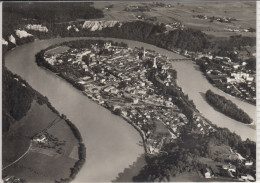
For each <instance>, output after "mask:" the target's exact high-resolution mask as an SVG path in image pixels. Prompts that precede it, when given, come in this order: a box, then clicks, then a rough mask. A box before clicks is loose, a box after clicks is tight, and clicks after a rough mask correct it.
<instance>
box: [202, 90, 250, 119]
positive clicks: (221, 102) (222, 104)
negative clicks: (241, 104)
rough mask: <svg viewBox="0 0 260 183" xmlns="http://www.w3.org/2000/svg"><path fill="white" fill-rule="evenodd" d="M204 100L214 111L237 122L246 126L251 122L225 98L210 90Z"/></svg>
mask: <svg viewBox="0 0 260 183" xmlns="http://www.w3.org/2000/svg"><path fill="white" fill-rule="evenodd" d="M206 99H207V102H208V103H209V104H210V105H211V106H213V107H214V108H215V109H217V110H218V111H220V112H222V113H223V114H225V115H227V116H229V117H231V118H233V119H235V120H237V121H240V122H242V123H246V124H250V123H252V121H253V120H252V119H251V118H250V117H249V116H248V114H247V113H245V112H244V111H243V110H242V109H240V108H238V107H237V105H236V104H234V103H233V102H232V101H231V100H227V99H226V98H225V97H223V96H220V95H217V94H215V93H214V92H212V91H211V90H208V91H207V92H206Z"/></svg>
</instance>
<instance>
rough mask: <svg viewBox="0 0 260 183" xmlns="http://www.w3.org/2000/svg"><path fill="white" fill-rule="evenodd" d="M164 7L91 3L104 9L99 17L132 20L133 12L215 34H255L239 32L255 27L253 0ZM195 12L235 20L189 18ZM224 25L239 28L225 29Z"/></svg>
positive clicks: (170, 3)
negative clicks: (219, 20)
mask: <svg viewBox="0 0 260 183" xmlns="http://www.w3.org/2000/svg"><path fill="white" fill-rule="evenodd" d="M164 4H165V7H159V6H155V5H154V3H144V2H142V3H139V2H127V3H125V2H116V3H115V2H99V3H95V4H94V6H95V7H96V8H98V9H101V10H104V15H105V17H104V18H102V19H103V20H118V21H122V22H124V21H133V20H137V19H138V18H137V16H142V17H143V18H146V19H149V18H155V20H153V22H154V23H165V24H171V23H175V22H181V23H182V24H184V26H185V27H190V28H195V29H199V30H201V31H204V32H205V33H206V34H209V35H215V34H216V36H217V37H228V36H230V35H238V34H242V35H244V36H255V33H250V32H243V30H244V29H248V28H254V29H255V28H256V17H255V13H256V3H255V2H237V3H232V2H196V6H194V3H193V2H165V3H164ZM137 6H139V7H148V8H149V11H141V10H136V11H125V9H126V8H127V7H128V8H129V7H137ZM196 15H203V16H204V15H205V16H207V17H222V18H223V17H227V18H228V17H231V18H234V19H236V20H234V21H231V23H221V22H218V21H216V20H214V21H213V22H211V21H210V20H209V18H207V19H199V18H193V16H196ZM226 29H232V30H234V29H237V30H239V31H237V32H236V31H234V32H229V31H228V30H226Z"/></svg>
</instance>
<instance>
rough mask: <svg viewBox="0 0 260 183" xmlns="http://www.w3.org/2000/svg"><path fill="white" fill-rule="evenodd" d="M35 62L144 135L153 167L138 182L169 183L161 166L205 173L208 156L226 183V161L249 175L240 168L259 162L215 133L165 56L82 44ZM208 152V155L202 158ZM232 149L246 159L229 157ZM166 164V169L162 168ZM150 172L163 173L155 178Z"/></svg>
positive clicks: (230, 137) (55, 49)
mask: <svg viewBox="0 0 260 183" xmlns="http://www.w3.org/2000/svg"><path fill="white" fill-rule="evenodd" d="M36 62H37V64H38V65H40V66H44V67H46V68H48V69H50V70H52V71H53V72H55V73H57V74H58V75H60V76H61V77H63V78H64V79H65V80H67V81H69V82H70V83H71V84H72V85H73V86H75V87H76V88H78V89H80V90H82V91H83V93H84V94H85V95H87V96H88V97H89V98H91V99H92V100H94V101H96V102H97V103H99V104H100V105H102V106H104V107H106V108H108V109H109V110H110V111H111V112H113V113H114V114H116V115H120V116H121V117H123V118H124V119H125V120H126V121H128V122H129V123H130V124H132V125H133V126H134V127H135V128H136V129H137V130H138V131H139V132H140V134H141V136H142V138H143V142H144V147H145V151H146V152H147V156H146V160H147V162H148V164H147V165H146V166H145V167H144V169H143V170H142V171H141V172H140V174H138V175H137V176H135V177H134V179H133V180H134V181H147V180H148V181H151V180H155V181H156V180H170V175H172V174H162V172H161V170H160V169H161V168H162V167H161V166H163V167H164V166H169V169H172V168H174V169H175V171H176V173H180V172H181V171H183V170H186V171H200V170H202V169H203V167H204V165H205V164H204V163H203V162H204V161H205V159H203V158H204V157H205V155H206V156H207V158H206V159H207V161H212V163H213V165H212V166H210V169H212V170H214V172H215V174H216V175H217V176H219V177H220V178H223V177H222V176H223V174H222V173H221V169H220V168H217V167H219V166H225V163H224V161H227V160H228V161H230V162H232V163H233V164H235V165H236V167H237V169H244V168H243V166H244V164H243V163H239V164H237V163H235V162H236V161H237V160H238V159H240V160H243V161H242V162H246V161H249V160H250V161H252V160H253V159H254V158H253V157H254V156H255V155H254V145H253V144H254V143H253V142H250V141H246V142H243V141H241V139H240V137H239V136H237V135H235V134H234V133H230V132H229V131H228V130H227V129H221V128H218V127H216V126H215V125H213V124H212V123H211V122H210V121H208V120H207V119H205V118H204V117H203V116H201V114H200V113H199V112H198V110H197V109H196V107H195V105H194V104H193V102H192V101H190V100H189V99H188V97H187V96H185V95H184V94H183V92H182V89H181V88H180V87H178V85H177V84H176V76H177V75H176V71H175V70H173V69H172V67H171V63H170V60H168V58H167V57H166V56H162V55H160V54H158V53H156V52H154V51H152V50H145V48H134V49H132V48H128V47H127V46H126V45H125V44H118V43H115V42H113V41H101V40H77V41H71V42H65V43H62V44H59V45H54V46H51V47H50V48H47V49H45V50H42V51H41V52H40V53H38V54H37V55H36ZM162 111H164V112H162ZM202 137H203V138H202ZM195 139H196V140H195ZM213 139H214V140H213ZM224 139H225V140H224ZM223 140H224V141H223ZM234 142H236V143H234ZM191 144H192V145H191ZM249 144H250V145H249ZM251 145H252V146H251ZM173 147H174V148H173ZM213 147H214V148H213ZM216 147H217V149H218V148H220V149H222V151H220V153H219V154H218V155H216V154H215V153H214V152H215V151H219V150H217V149H216ZM241 147H242V148H241ZM176 148H177V149H181V150H180V151H179V150H177V149H176ZM205 148H207V149H208V151H207V152H202V151H201V149H205ZM231 148H232V149H236V151H237V152H239V153H241V154H242V156H241V155H240V154H238V153H234V152H233V151H232V150H231V151H230V150H229V149H231ZM247 148H250V149H252V153H253V154H251V155H250V154H249V156H248V155H246V158H244V157H243V156H245V154H244V153H245V150H246V149H247ZM173 149H175V150H173ZM191 149H192V150H191ZM194 149H196V150H195V151H194ZM164 152H165V153H167V155H165V154H164ZM169 154H170V155H169ZM241 157H242V159H241ZM169 158H170V159H169ZM166 159H168V160H167V163H166V165H163V164H161V163H162V162H165V161H166ZM173 159H174V162H173ZM191 159H193V160H192V161H191ZM246 159H247V160H246ZM153 161H159V162H160V163H159V164H158V163H154V162H153ZM161 161H162V162H161ZM170 162H171V164H179V163H180V162H182V163H183V162H184V163H183V164H182V165H180V166H178V168H177V169H176V166H173V165H171V166H170V164H168V163H170ZM191 164H192V166H191ZM188 165H189V168H188V169H187V166H188ZM160 167H161V168H160ZM151 169H153V171H154V170H158V172H157V173H156V174H154V172H153V175H152V176H150V175H151ZM162 169H165V168H162ZM251 171H254V170H253V169H250V173H252V172H251ZM173 175H174V174H173ZM239 176H240V175H238V176H236V178H239Z"/></svg>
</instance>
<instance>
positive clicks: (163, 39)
mask: <svg viewBox="0 0 260 183" xmlns="http://www.w3.org/2000/svg"><path fill="white" fill-rule="evenodd" d="M75 34H80V35H85V36H86V35H88V36H104V37H115V38H122V39H130V40H136V41H142V42H145V43H149V44H153V45H155V46H158V47H162V48H166V49H169V50H170V49H173V48H180V49H183V50H188V51H202V50H203V49H205V48H208V47H209V45H210V42H209V38H208V36H207V35H206V34H204V33H202V32H201V31H199V30H194V29H183V30H181V29H176V30H173V31H169V32H167V31H166V28H165V25H164V24H153V23H148V22H144V21H134V22H125V23H123V24H122V25H121V26H119V24H118V25H116V26H114V27H110V28H105V29H102V30H101V31H95V32H91V31H88V30H82V31H80V33H75Z"/></svg>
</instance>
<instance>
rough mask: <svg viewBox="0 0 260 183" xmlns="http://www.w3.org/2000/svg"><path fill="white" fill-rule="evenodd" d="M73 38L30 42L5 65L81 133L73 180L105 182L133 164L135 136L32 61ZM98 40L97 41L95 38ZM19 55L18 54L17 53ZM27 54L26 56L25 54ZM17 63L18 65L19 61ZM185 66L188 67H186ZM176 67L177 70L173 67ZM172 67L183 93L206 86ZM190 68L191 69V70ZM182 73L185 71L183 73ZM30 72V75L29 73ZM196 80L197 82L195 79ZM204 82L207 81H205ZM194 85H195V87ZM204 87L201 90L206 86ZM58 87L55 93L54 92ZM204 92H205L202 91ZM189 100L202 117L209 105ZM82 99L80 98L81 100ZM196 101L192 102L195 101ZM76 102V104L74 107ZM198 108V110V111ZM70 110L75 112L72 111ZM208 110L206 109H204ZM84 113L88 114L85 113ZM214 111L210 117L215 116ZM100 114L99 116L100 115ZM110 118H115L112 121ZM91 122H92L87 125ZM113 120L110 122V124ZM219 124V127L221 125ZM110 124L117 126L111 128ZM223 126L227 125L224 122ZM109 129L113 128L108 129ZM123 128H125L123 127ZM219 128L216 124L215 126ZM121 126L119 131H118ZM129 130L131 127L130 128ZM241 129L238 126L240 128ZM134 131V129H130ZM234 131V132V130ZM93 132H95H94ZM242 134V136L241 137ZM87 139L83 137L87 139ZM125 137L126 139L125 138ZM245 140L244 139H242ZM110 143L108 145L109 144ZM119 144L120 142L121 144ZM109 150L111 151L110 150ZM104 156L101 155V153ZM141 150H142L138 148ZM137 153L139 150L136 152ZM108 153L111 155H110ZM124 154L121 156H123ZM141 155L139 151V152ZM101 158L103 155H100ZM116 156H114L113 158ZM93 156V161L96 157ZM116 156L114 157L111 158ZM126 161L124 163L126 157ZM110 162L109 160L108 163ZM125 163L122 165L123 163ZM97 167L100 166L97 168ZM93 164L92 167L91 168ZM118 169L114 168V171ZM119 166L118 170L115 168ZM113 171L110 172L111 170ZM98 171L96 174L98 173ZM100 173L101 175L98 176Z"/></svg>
mask: <svg viewBox="0 0 260 183" xmlns="http://www.w3.org/2000/svg"><path fill="white" fill-rule="evenodd" d="M74 39H81V38H67V39H62V38H61V39H55V40H45V41H39V42H35V43H31V44H28V45H24V46H21V47H19V48H16V49H15V50H13V51H11V53H12V52H14V53H15V54H11V55H10V53H9V55H8V62H6V63H7V65H8V67H10V68H11V69H12V70H13V71H15V72H16V73H20V75H22V76H23V78H25V79H26V80H27V81H28V82H29V83H30V84H31V85H32V86H35V87H34V88H36V89H37V90H38V91H40V92H41V93H43V94H44V95H46V96H47V97H48V98H49V99H50V101H51V102H52V104H53V105H55V108H57V109H59V111H61V112H62V113H64V114H66V115H67V116H68V117H69V118H70V119H72V120H73V121H75V122H76V125H77V127H78V128H79V130H80V131H81V132H83V133H81V134H82V135H83V139H86V140H84V142H85V143H86V144H87V147H88V150H87V151H88V152H87V153H88V158H87V160H86V163H85V166H83V168H82V171H81V172H79V175H78V176H77V177H76V179H75V180H76V181H86V180H87V181H96V180H99V181H107V180H112V179H114V178H115V177H116V176H117V174H116V173H115V172H117V173H118V172H121V171H122V169H124V168H125V167H127V166H128V165H130V164H132V163H131V161H132V162H134V160H135V157H133V153H134V154H135V155H136V153H135V152H136V151H135V148H136V146H133V144H136V143H137V142H139V140H137V141H134V142H133V141H129V138H132V135H133V136H135V137H137V136H139V135H137V134H136V133H134V134H132V135H131V134H129V133H128V130H131V129H130V128H129V126H128V124H127V125H126V126H127V129H128V130H126V131H124V130H125V128H124V127H122V126H120V125H123V124H126V123H125V121H124V120H122V121H120V122H119V117H117V116H115V115H111V112H110V111H108V110H104V109H101V108H100V107H99V106H98V105H97V104H96V103H93V102H89V101H88V100H86V97H85V96H83V95H82V92H80V91H78V90H76V89H74V88H72V87H71V85H70V84H68V83H66V82H61V81H62V80H61V79H60V78H59V77H55V78H54V77H53V76H55V74H54V73H50V72H48V71H46V70H43V69H42V68H38V67H37V65H36V64H35V60H34V58H35V57H34V55H35V54H36V53H37V52H39V51H40V50H42V49H44V48H47V47H48V46H50V45H53V44H57V43H61V42H64V41H65V40H66V41H69V40H74ZM83 39H89V38H83ZM95 39H97V38H95ZM104 39H107V40H111V38H110V39H109V38H104ZM115 41H123V40H115ZM125 42H128V45H129V46H130V47H132V48H134V47H135V46H138V47H141V46H144V47H145V48H149V49H151V50H156V51H157V52H159V53H161V54H164V55H169V57H170V58H174V56H173V54H172V53H169V54H168V52H167V51H165V50H160V48H157V47H154V46H152V45H147V44H145V43H138V42H135V41H129V40H125ZM28 49H29V50H32V51H31V52H28V51H26V50H28ZM157 49H158V50H157ZM19 53H20V54H19ZM24 53H27V54H24ZM17 54H18V55H19V57H18V58H19V59H18V58H16V55H17ZM18 60H19V62H18ZM186 64H188V65H186ZM179 65H182V66H185V67H184V68H185V69H182V67H181V68H180V67H179ZM176 66H178V67H176ZM173 67H174V68H175V69H176V70H177V72H178V81H180V82H179V83H180V86H182V88H183V91H184V92H185V93H188V92H190V91H192V92H193V93H196V96H198V95H197V94H199V92H200V91H198V90H195V91H194V89H197V88H199V89H201V88H203V87H201V86H200V84H202V82H203V84H202V85H205V86H208V85H206V84H205V83H204V81H205V80H206V79H205V78H200V77H197V76H201V73H200V72H195V73H194V72H193V70H194V68H193V65H192V63H190V62H188V63H187V62H185V61H184V62H179V63H177V62H176V63H174V65H173ZM190 69H191V70H190ZM183 71H185V72H183ZM28 73H30V74H28ZM185 73H191V75H192V76H194V77H193V78H194V82H190V79H189V77H186V74H185ZM185 78H186V79H188V80H187V81H186V82H185V83H186V84H187V85H188V86H189V87H190V85H191V87H192V89H187V85H185V83H183V79H185ZM198 78H199V80H197V79H198ZM206 81H207V80H206ZM194 84H196V85H194ZM205 86H204V87H205ZM57 88H58V90H57ZM205 91H206V90H205ZM188 94H189V98H190V99H192V100H193V101H194V103H195V105H196V106H197V107H198V106H199V110H200V111H201V112H202V114H205V113H206V112H207V111H208V109H209V107H208V104H207V106H204V107H202V108H201V106H200V104H201V101H203V99H201V98H200V97H201V96H200V95H199V97H198V99H200V100H199V102H198V101H197V100H196V98H194V96H193V95H192V93H191V94H190V93H188ZM81 96H83V97H81ZM64 98H66V101H64ZM194 99H195V100H194ZM75 103H76V104H77V105H75ZM90 106H91V107H90ZM200 108H201V109H200ZM71 109H74V110H73V111H72V110H71ZM206 109H207V110H206ZM86 111H87V112H86ZM215 113H216V112H214V113H213V114H215ZM101 115H102V116H101ZM112 116H114V117H115V118H114V117H113V118H112ZM212 117H213V119H212V120H211V121H212V122H213V123H214V124H216V122H218V120H216V119H217V118H216V117H214V115H213V116H212ZM120 119H121V118H120ZM90 121H91V122H92V123H90ZM111 121H113V123H110V122H111ZM223 121H225V122H226V121H227V122H228V123H229V121H228V120H226V119H222V120H221V122H222V123H223ZM222 123H220V126H221V124H222ZM113 124H116V125H114V126H113ZM223 124H224V125H225V124H226V123H223ZM85 125H87V126H88V128H85V127H84V126H85ZM111 126H112V127H111ZM123 126H124V125H123ZM218 126H219V125H218ZM118 127H120V128H118ZM234 127H236V126H235V125H233V126H231V127H229V129H231V130H232V131H233V128H234ZM131 128H132V127H131ZM240 129H241V127H240ZM133 130H134V131H136V130H135V129H133ZM236 130H237V129H236ZM245 130H246V131H245V132H244V133H243V134H244V135H246V136H249V134H250V136H249V137H251V136H252V134H254V132H248V133H247V130H248V129H245ZM93 132H95V133H93ZM108 133H109V134H110V133H111V134H113V136H115V135H117V134H119V135H118V136H116V138H113V139H111V136H110V135H108ZM99 134H102V136H103V138H100V135H99ZM243 134H242V135H243ZM87 135H88V137H87V138H86V136H87ZM126 136H127V138H125V137H126ZM244 137H245V136H244ZM103 139H109V140H106V141H105V143H103V142H104V140H103ZM111 141H112V142H113V143H110V142H111ZM121 142H123V143H122V144H121ZM113 144H120V147H121V146H122V147H124V146H125V145H126V144H127V147H126V148H119V146H114V145H113ZM111 148H112V149H113V151H110V150H111ZM129 148H130V149H131V150H132V151H131V152H130V151H129ZM104 149H105V152H106V153H102V152H104ZM141 149H142V151H143V148H141ZM139 150H140V149H139ZM109 152H111V153H109ZM122 152H123V153H122ZM139 152H141V151H139ZM102 155H103V156H102ZM113 155H115V156H113ZM95 157H96V158H95ZM113 157H115V158H113ZM120 157H122V158H120ZM125 157H128V158H127V161H126V158H125ZM119 158H120V162H121V163H118V164H115V162H118V159H119ZM108 159H109V160H108ZM122 162H124V163H122ZM98 164H100V165H101V166H100V167H99V166H97V165H98ZM111 164H113V169H111V166H110V165H111ZM93 165H94V166H93ZM106 166H108V167H110V168H109V170H108V169H106V168H104V167H106ZM115 167H117V168H115ZM118 167H119V168H118ZM111 170H112V171H111ZM97 172H99V173H97ZM100 172H102V173H101V174H102V175H103V176H102V177H100V175H101V174H100Z"/></svg>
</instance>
